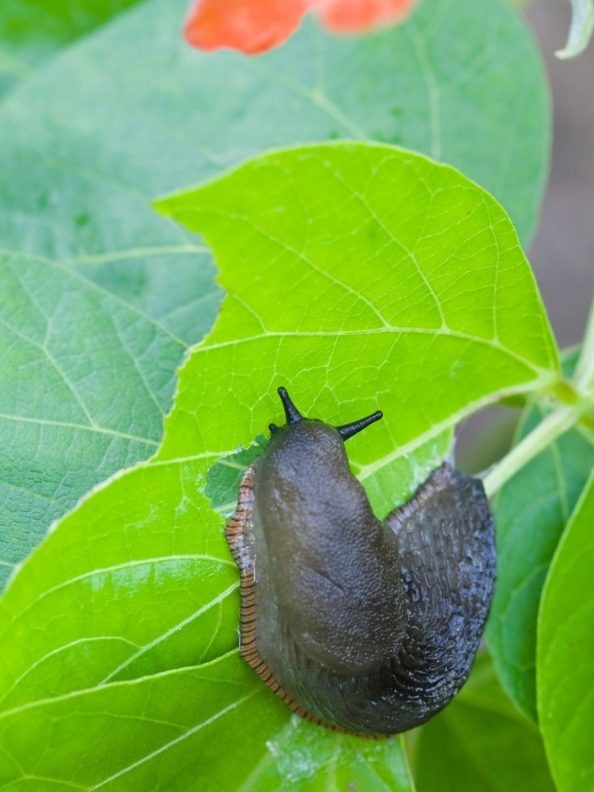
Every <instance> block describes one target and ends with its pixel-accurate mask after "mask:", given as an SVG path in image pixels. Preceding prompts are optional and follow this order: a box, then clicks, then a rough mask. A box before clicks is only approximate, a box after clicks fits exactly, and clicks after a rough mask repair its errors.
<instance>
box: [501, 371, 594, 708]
mask: <svg viewBox="0 0 594 792" xmlns="http://www.w3.org/2000/svg"><path fill="white" fill-rule="evenodd" d="M574 365H575V355H573V356H571V358H570V359H568V360H567V361H566V370H567V371H568V373H569V372H570V371H571V370H572V369H573V366H574ZM546 412H547V411H546V409H545V408H544V407H543V406H538V405H532V406H531V407H530V408H529V409H527V410H526V411H525V413H524V415H523V418H522V421H521V423H520V426H519V429H518V433H517V437H516V442H518V441H519V440H521V439H522V437H525V436H526V435H527V434H528V433H529V432H530V431H531V430H532V429H534V427H535V426H536V425H537V424H538V423H539V422H540V421H541V420H542V418H543V417H544V416H545V415H546ZM593 465H594V436H593V435H592V434H591V433H590V432H589V431H588V430H587V429H585V428H584V427H582V426H580V427H579V428H576V429H572V430H571V431H570V432H567V433H566V434H564V435H562V436H561V437H560V438H559V439H557V440H555V441H554V442H553V443H551V445H550V446H549V447H548V448H547V449H546V450H545V451H543V452H542V453H541V454H539V455H538V456H537V457H536V458H535V459H534V460H532V462H530V463H529V464H528V465H526V466H525V467H524V468H523V469H522V470H521V471H520V472H519V473H517V474H516V475H515V476H514V477H513V479H511V481H509V482H508V484H506V485H505V486H504V487H503V488H502V490H501V492H500V493H499V495H498V496H497V498H496V500H495V517H496V521H497V554H498V566H497V570H498V571H497V585H496V587H495V596H494V598H493V604H492V606H491V613H490V617H489V622H488V624H487V632H486V635H487V639H488V642H489V647H490V649H491V652H492V654H493V659H494V662H495V667H496V669H497V672H498V674H499V677H500V679H501V681H502V683H503V686H504V687H505V689H506V691H507V693H508V694H509V695H510V696H511V698H512V700H513V701H514V702H515V703H516V705H517V706H518V707H519V709H520V710H521V711H522V712H523V713H524V714H525V715H527V716H528V717H530V718H533V719H534V720H536V668H535V664H536V621H537V614H538V607H539V602H540V597H541V592H542V587H543V584H544V581H545V578H546V575H547V571H548V567H549V564H550V561H551V558H552V557H553V554H554V552H555V549H556V547H557V544H558V542H559V539H560V537H561V534H562V533H563V530H564V528H565V526H566V524H567V521H568V519H569V516H570V514H571V512H572V510H573V508H574V506H575V504H576V503H577V500H578V498H579V497H580V495H581V493H582V490H583V488H584V486H585V484H586V482H587V480H588V476H589V474H590V471H591V469H592V466H593ZM526 493H530V497H529V498H527V497H526Z"/></svg>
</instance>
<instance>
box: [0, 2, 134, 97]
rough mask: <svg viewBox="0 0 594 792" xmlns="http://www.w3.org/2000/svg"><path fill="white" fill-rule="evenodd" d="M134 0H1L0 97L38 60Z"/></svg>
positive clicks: (100, 23) (29, 70) (46, 56)
mask: <svg viewBox="0 0 594 792" xmlns="http://www.w3.org/2000/svg"><path fill="white" fill-rule="evenodd" d="M136 2H138V0H107V1H106V0H67V1H66V0H2V6H1V7H0V96H1V95H2V94H3V93H5V92H6V91H8V90H9V89H10V88H13V87H14V85H16V84H17V83H18V82H19V81H20V80H21V79H23V78H24V77H27V76H29V75H30V74H31V72H32V71H33V70H34V69H35V67H36V66H39V64H40V62H42V61H43V60H44V59H46V58H48V57H49V56H50V55H51V54H53V53H54V52H56V51H58V50H59V49H61V48H62V47H64V46H66V45H68V44H70V43H71V42H73V41H75V40H76V39H78V38H80V37H81V36H84V35H85V34H87V33H89V32H91V31H92V30H94V29H95V28H97V27H99V26H100V25H102V24H104V23H105V22H106V21H108V20H109V19H111V18H112V17H113V16H115V15H116V14H118V13H120V12H121V11H123V10H125V9H126V8H129V7H130V6H131V5H133V4H134V3H136Z"/></svg>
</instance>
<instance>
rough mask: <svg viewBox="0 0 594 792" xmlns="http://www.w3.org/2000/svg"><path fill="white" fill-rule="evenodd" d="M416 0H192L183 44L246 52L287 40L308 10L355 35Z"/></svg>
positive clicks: (391, 17)
mask: <svg viewBox="0 0 594 792" xmlns="http://www.w3.org/2000/svg"><path fill="white" fill-rule="evenodd" d="M414 3H415V0H196V2H195V3H194V5H193V7H192V9H191V11H190V15H189V17H188V20H187V22H186V25H185V29H184V35H185V39H186V41H187V42H188V44H191V45H192V46H193V47H197V48H198V49H202V50H213V49H219V48H221V47H230V48H231V49H237V50H240V51H241V52H246V53H248V54H250V55H255V54H257V53H259V52H266V51H267V50H269V49H272V48H273V47H277V46H278V45H279V44H282V43H283V42H284V41H286V40H287V39H288V38H289V36H290V35H291V34H292V33H294V31H295V30H297V28H298V27H299V23H300V22H301V18H302V17H303V15H304V14H305V13H306V12H307V11H308V10H309V9H313V10H315V11H317V13H319V14H320V16H321V18H322V21H323V22H324V24H325V25H326V27H327V28H328V29H330V30H332V31H335V32H337V33H356V32H358V31H362V30H368V29H369V28H372V27H378V26H384V25H388V24H390V23H393V22H396V21H398V20H399V19H402V18H403V17H404V16H406V14H407V13H408V12H409V11H410V9H411V8H412V7H413V5H414Z"/></svg>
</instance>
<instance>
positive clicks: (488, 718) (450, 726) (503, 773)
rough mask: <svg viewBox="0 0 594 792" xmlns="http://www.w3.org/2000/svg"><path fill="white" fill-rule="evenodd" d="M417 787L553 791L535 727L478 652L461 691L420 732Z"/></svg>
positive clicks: (450, 791)
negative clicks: (507, 696) (498, 682)
mask: <svg viewBox="0 0 594 792" xmlns="http://www.w3.org/2000/svg"><path fill="white" fill-rule="evenodd" d="M414 755H415V780H416V783H417V790H418V792H477V790H489V792H554V789H555V787H554V784H553V782H552V780H551V776H550V774H549V770H548V767H547V762H546V758H545V753H544V748H543V745H542V740H541V738H540V735H539V733H538V730H537V729H536V727H535V726H534V725H533V724H532V723H531V722H530V721H527V720H525V719H524V718H523V717H522V716H520V715H519V714H518V712H517V711H516V710H515V708H514V707H513V706H512V705H511V704H510V702H509V701H508V700H507V698H506V696H505V693H504V692H503V691H502V690H501V688H500V687H499V685H498V684H497V681H496V678H495V674H494V673H493V668H492V665H491V663H490V662H489V659H488V657H487V656H483V657H479V658H477V661H476V663H475V667H474V669H473V672H472V674H471V676H470V679H469V680H468V682H467V683H466V685H465V686H464V688H463V689H462V692H461V693H460V695H459V696H458V698H457V699H455V701H453V702H452V703H451V704H450V705H449V706H448V707H447V708H446V709H445V710H444V712H443V713H441V714H440V715H438V716H437V717H436V718H434V719H433V720H431V721H430V722H429V723H427V724H426V725H425V726H423V727H422V728H421V730H420V734H419V735H418V737H417V738H416V745H415V750H414Z"/></svg>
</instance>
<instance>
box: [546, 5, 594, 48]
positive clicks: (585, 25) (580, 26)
mask: <svg viewBox="0 0 594 792" xmlns="http://www.w3.org/2000/svg"><path fill="white" fill-rule="evenodd" d="M592 30H594V3H593V2H592V0H571V25H570V27H569V35H568V37H567V43H566V45H565V46H564V47H563V49H560V50H557V52H556V53H555V55H556V56H557V57H558V58H561V59H562V60H566V59H567V58H575V57H576V56H577V55H579V54H580V53H582V52H583V51H584V50H585V49H586V47H587V46H588V44H589V42H590V39H591V38H592Z"/></svg>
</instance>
